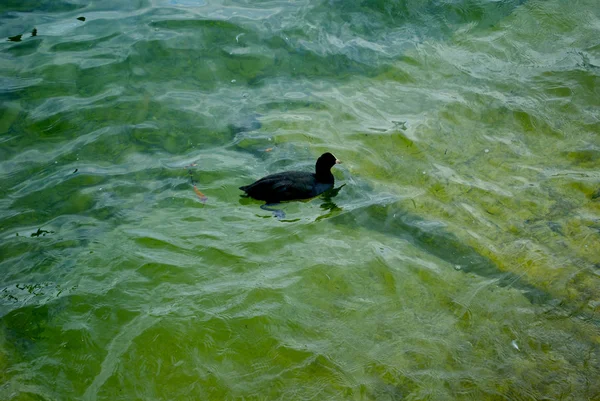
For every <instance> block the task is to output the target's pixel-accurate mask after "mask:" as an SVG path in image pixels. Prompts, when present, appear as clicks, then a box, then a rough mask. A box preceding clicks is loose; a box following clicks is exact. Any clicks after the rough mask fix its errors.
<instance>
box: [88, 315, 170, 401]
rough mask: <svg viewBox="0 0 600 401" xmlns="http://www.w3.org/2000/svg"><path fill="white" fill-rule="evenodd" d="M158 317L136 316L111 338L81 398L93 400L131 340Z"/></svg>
mask: <svg viewBox="0 0 600 401" xmlns="http://www.w3.org/2000/svg"><path fill="white" fill-rule="evenodd" d="M158 320H160V319H154V318H152V317H150V316H148V315H146V314H144V315H140V316H137V317H136V318H134V319H133V320H132V321H131V322H130V323H129V324H127V325H126V326H125V327H123V329H122V330H121V332H120V333H119V334H117V335H116V336H115V338H113V340H112V341H111V342H110V345H109V346H108V354H107V355H106V357H105V358H104V360H103V361H102V365H101V368H100V373H98V374H97V375H96V377H95V378H94V381H93V382H92V384H90V385H89V387H88V388H87V389H86V390H85V393H84V394H83V399H84V400H86V401H95V400H96V397H97V395H98V390H100V388H101V387H102V386H103V385H104V383H105V382H106V380H108V379H109V378H110V377H111V376H112V374H113V372H114V371H115V368H116V367H117V364H118V363H119V359H120V358H121V356H122V355H123V354H124V353H125V351H127V350H128V349H129V346H130V345H131V343H132V341H133V340H134V339H135V338H136V337H137V336H139V335H140V334H141V333H143V332H144V331H145V330H146V329H148V328H149V327H150V326H152V325H154V324H155V323H156V322H157V321H158Z"/></svg>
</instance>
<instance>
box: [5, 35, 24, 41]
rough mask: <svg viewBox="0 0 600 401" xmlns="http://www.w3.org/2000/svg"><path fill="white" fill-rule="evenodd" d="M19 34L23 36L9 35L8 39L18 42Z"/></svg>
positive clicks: (19, 39)
mask: <svg viewBox="0 0 600 401" xmlns="http://www.w3.org/2000/svg"><path fill="white" fill-rule="evenodd" d="M21 36H23V35H16V36H9V37H8V40H10V41H11V42H20V41H21Z"/></svg>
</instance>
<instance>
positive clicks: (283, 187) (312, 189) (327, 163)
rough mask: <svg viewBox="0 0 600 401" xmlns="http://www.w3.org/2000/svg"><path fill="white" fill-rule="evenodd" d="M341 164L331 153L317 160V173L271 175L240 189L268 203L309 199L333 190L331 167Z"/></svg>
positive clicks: (302, 172)
mask: <svg viewBox="0 0 600 401" xmlns="http://www.w3.org/2000/svg"><path fill="white" fill-rule="evenodd" d="M336 163H340V161H339V160H337V159H336V158H335V156H333V155H332V154H331V153H324V154H323V155H321V157H319V159H318V160H317V164H316V166H315V172H314V173H309V172H305V171H285V172H282V173H277V174H271V175H268V176H266V177H263V178H261V179H260V180H258V181H256V182H254V183H252V184H250V185H246V186H243V187H240V189H241V190H242V191H244V192H246V194H247V195H248V196H250V197H252V198H254V199H258V200H263V201H265V202H267V203H279V202H284V201H291V200H300V199H309V198H313V197H315V196H318V195H320V194H322V193H323V192H325V191H328V190H330V189H332V188H333V184H334V178H333V174H331V167H333V165H335V164H336Z"/></svg>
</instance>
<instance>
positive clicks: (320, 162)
mask: <svg viewBox="0 0 600 401" xmlns="http://www.w3.org/2000/svg"><path fill="white" fill-rule="evenodd" d="M340 163H341V161H339V160H338V159H337V158H336V157H335V156H334V155H332V154H331V153H329V152H327V153H323V154H322V155H321V156H320V157H319V158H318V159H317V165H316V170H317V175H319V174H327V173H329V170H331V168H332V167H333V166H335V165H336V164H340Z"/></svg>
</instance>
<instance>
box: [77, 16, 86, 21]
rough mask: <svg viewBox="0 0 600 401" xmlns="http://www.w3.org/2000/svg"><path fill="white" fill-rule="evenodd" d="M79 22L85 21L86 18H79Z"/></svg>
mask: <svg viewBox="0 0 600 401" xmlns="http://www.w3.org/2000/svg"><path fill="white" fill-rule="evenodd" d="M77 19H78V20H79V21H85V17H77Z"/></svg>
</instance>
